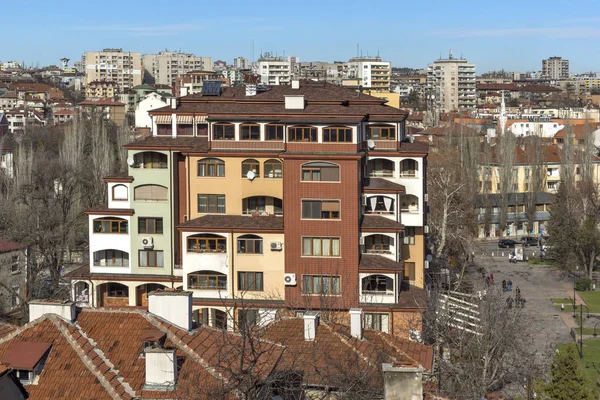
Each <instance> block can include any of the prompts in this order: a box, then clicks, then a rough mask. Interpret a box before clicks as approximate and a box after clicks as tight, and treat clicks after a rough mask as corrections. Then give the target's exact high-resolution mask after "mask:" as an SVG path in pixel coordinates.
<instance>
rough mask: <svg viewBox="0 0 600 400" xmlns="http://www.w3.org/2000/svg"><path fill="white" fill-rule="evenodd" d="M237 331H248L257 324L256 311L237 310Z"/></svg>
mask: <svg viewBox="0 0 600 400" xmlns="http://www.w3.org/2000/svg"><path fill="white" fill-rule="evenodd" d="M237 317H238V329H244V328H245V329H250V328H252V327H254V326H255V325H256V323H257V322H258V310H244V309H242V310H238V312H237Z"/></svg>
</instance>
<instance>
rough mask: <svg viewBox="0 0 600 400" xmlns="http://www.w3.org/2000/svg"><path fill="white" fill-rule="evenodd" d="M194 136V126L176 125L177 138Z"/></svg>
mask: <svg viewBox="0 0 600 400" xmlns="http://www.w3.org/2000/svg"><path fill="white" fill-rule="evenodd" d="M186 135H187V136H194V125H192V124H180V123H178V124H177V136H186Z"/></svg>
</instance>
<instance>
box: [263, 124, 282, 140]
mask: <svg viewBox="0 0 600 400" xmlns="http://www.w3.org/2000/svg"><path fill="white" fill-rule="evenodd" d="M266 129H267V132H266V137H265V140H283V125H275V124H272V125H267V126H266Z"/></svg>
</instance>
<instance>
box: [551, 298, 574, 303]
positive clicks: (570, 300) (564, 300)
mask: <svg viewBox="0 0 600 400" xmlns="http://www.w3.org/2000/svg"><path fill="white" fill-rule="evenodd" d="M550 300H552V302H553V303H554V304H558V305H560V304H561V303H565V305H567V304H573V298H572V297H555V298H553V299H550Z"/></svg>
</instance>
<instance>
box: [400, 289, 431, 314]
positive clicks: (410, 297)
mask: <svg viewBox="0 0 600 400" xmlns="http://www.w3.org/2000/svg"><path fill="white" fill-rule="evenodd" d="M428 301H429V295H428V294H427V291H426V290H425V289H421V288H419V287H417V286H413V285H408V284H406V283H403V284H402V286H401V288H400V296H399V300H398V305H399V307H400V308H420V309H425V307H427V303H428Z"/></svg>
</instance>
